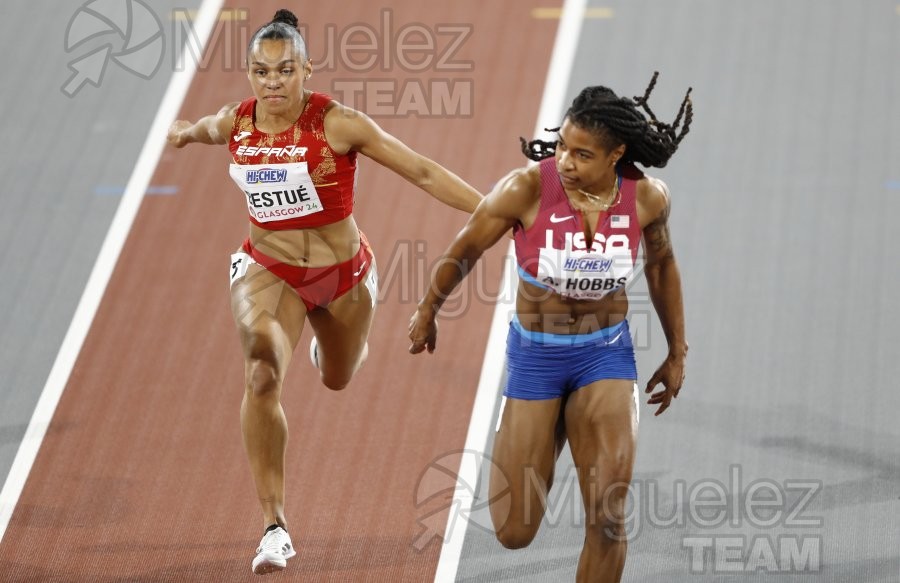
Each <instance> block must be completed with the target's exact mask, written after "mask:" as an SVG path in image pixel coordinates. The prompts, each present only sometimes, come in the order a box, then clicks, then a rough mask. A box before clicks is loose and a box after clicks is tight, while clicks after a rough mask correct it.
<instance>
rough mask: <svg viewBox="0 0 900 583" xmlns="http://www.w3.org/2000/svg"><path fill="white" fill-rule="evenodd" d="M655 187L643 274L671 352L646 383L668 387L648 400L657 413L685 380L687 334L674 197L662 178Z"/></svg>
mask: <svg viewBox="0 0 900 583" xmlns="http://www.w3.org/2000/svg"><path fill="white" fill-rule="evenodd" d="M651 184H652V188H654V189H655V190H656V192H655V193H654V194H655V195H656V196H655V197H654V198H655V202H656V203H657V204H656V205H654V206H656V207H657V208H658V209H659V213H658V214H657V215H656V218H655V219H653V220H652V221H651V222H650V223H649V224H647V226H645V227H644V233H643V238H644V275H645V276H646V278H647V288H648V290H649V292H650V300H651V301H652V302H653V307H654V308H655V309H656V313H657V315H658V316H659V321H660V324H661V325H662V329H663V332H664V333H665V335H666V340H667V341H668V343H669V354H668V356H666V360H665V361H663V363H662V365H660V367H659V368H658V369H657V370H656V372H655V373H654V374H653V376H652V377H651V378H650V381H649V382H648V383H647V388H646V392H647V393H649V392H651V391H652V390H653V387H654V386H656V385H657V384H659V383H662V384H663V386H664V387H665V390H661V391H657V392H656V393H653V394H652V395H651V396H650V399H649V400H648V401H647V402H648V403H650V404H651V405H659V408H658V409H657V410H656V413H655V415H659V414H660V413H662V412H663V411H665V410H666V409H668V408H669V404H670V403H671V402H672V399H673V398H674V397H677V396H678V391H680V390H681V385H682V383H683V382H684V364H685V362H684V361H685V357H686V356H687V351H688V344H687V341H686V340H685V336H684V303H683V301H682V296H681V274H680V272H679V271H678V263H677V262H676V261H675V251H674V250H673V248H672V239H671V238H670V237H669V211H670V210H671V199H670V197H669V192H668V189H667V188H666V185H665V184H664V183H663V182H662V181H660V180H653V181H651Z"/></svg>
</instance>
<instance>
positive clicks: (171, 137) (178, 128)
mask: <svg viewBox="0 0 900 583" xmlns="http://www.w3.org/2000/svg"><path fill="white" fill-rule="evenodd" d="M192 125H193V124H192V123H191V122H189V121H185V120H183V119H176V120H175V121H173V122H172V125H170V126H169V133H168V134H167V135H166V141H167V142H169V143H170V144H172V145H173V146H175V147H176V148H183V147H184V146H185V145H187V143H188V134H187V130H189V129H190V127H191V126H192Z"/></svg>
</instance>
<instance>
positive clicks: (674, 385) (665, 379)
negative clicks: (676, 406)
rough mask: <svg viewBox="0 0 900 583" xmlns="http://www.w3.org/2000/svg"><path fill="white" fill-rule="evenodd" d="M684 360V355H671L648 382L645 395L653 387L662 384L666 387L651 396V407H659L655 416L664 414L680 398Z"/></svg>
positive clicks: (649, 401)
mask: <svg viewBox="0 0 900 583" xmlns="http://www.w3.org/2000/svg"><path fill="white" fill-rule="evenodd" d="M684 360H685V357H684V355H680V356H679V355H675V354H669V356H668V357H666V360H664V361H663V363H662V364H661V365H659V368H658V369H656V372H655V373H653V376H652V377H650V380H649V381H648V382H647V388H646V389H644V392H645V393H649V392H651V391H652V390H653V387H655V386H656V385H658V384H660V383H662V385H663V386H664V387H665V389H664V390H661V391H656V392H655V393H653V394H652V395H650V399H649V400H648V401H647V404H649V405H659V409H657V410H656V413H654V414H653V415H654V416H656V415H660V414H662V412H663V411H665V410H666V409H668V408H669V404H671V402H672V399H674V398H675V397H677V396H678V391H680V390H681V384H682V383H683V382H684Z"/></svg>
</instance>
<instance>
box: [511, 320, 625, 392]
mask: <svg viewBox="0 0 900 583" xmlns="http://www.w3.org/2000/svg"><path fill="white" fill-rule="evenodd" d="M506 371H507V381H506V389H504V391H503V395H504V396H506V397H509V398H513V399H526V400H530V401H533V400H538V399H558V398H560V397H564V396H566V395H568V394H569V393H571V392H573V391H576V390H578V389H580V388H581V387H584V386H587V385H589V384H591V383H593V382H595V381H599V380H603V379H626V380H630V381H636V380H637V366H636V365H635V361H634V346H633V345H632V343H631V332H630V331H629V329H628V320H622V321H621V322H619V323H618V324H616V325H615V326H610V327H609V328H604V329H602V330H598V331H596V332H592V333H591V334H546V333H543V332H529V331H528V330H526V329H524V328H523V327H522V324H521V323H520V322H519V319H518V318H517V317H515V316H514V317H513V320H512V322H510V324H509V335H508V336H507V338H506Z"/></svg>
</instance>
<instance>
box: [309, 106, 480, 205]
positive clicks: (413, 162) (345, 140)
mask: <svg viewBox="0 0 900 583" xmlns="http://www.w3.org/2000/svg"><path fill="white" fill-rule="evenodd" d="M325 135H326V136H327V137H328V143H329V144H330V145H331V147H332V148H333V149H334V150H335V151H336V152H339V153H343V152H346V151H349V150H356V151H357V152H359V153H360V154H363V155H364V156H367V157H369V158H371V159H372V160H375V161H376V162H378V163H379V164H381V165H382V166H384V167H385V168H388V169H390V170H393V171H394V172H396V173H397V174H399V175H400V176H402V177H403V178H405V179H407V180H408V181H410V182H412V183H413V184H415V185H416V186H418V187H419V188H421V189H422V190H424V191H425V192H427V193H428V194H430V195H431V196H433V197H434V198H436V199H437V200H439V201H441V202H442V203H444V204H446V205H449V206H452V207H453V208H456V209H459V210H462V211H466V212H468V213H471V212H473V211H474V210H475V207H477V206H478V203H479V202H481V198H482V197H481V194H480V193H479V192H478V191H477V190H475V189H474V188H472V187H471V186H470V185H469V184H467V183H466V182H465V181H463V180H462V179H461V178H460V177H458V176H457V175H456V174H453V173H452V172H450V171H449V170H447V169H446V168H444V167H443V166H441V165H440V164H438V163H437V162H435V161H434V160H431V159H429V158H426V157H425V156H422V155H421V154H419V153H417V152H415V151H414V150H412V149H411V148H409V147H408V146H407V145H406V144H404V143H403V142H401V141H400V140H398V139H397V138H395V137H394V136H392V135H391V134H389V133H387V132H386V131H384V130H383V129H381V127H379V126H378V124H376V123H375V122H374V121H372V119H371V118H370V117H369V116H367V115H366V114H364V113H362V112H359V111H355V110H353V109H350V108H348V107H344V106H342V105H337V106H335V107H333V108H332V109H331V110H330V111H329V112H328V114H327V115H326V116H325Z"/></svg>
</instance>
